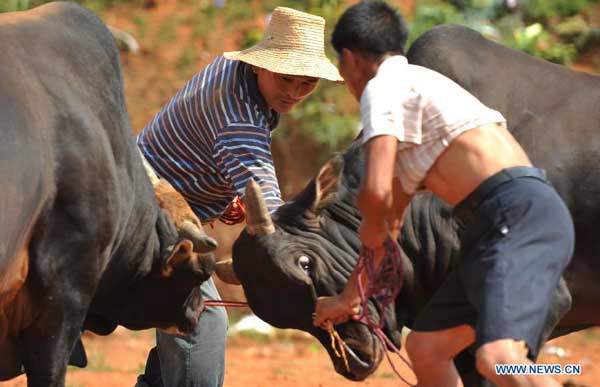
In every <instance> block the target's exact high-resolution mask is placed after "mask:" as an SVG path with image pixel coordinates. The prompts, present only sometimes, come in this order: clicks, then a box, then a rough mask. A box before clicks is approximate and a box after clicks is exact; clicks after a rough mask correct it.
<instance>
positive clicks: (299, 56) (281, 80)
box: [137, 7, 342, 387]
mask: <svg viewBox="0 0 600 387" xmlns="http://www.w3.org/2000/svg"><path fill="white" fill-rule="evenodd" d="M324 30H325V20H324V19H323V18H321V17H318V16H314V15H311V14H307V13H304V12H300V11H296V10H293V9H290V8H285V7H278V8H276V9H275V10H274V11H273V14H272V16H271V20H270V22H269V25H268V26H267V29H266V31H265V35H264V37H263V39H262V40H261V41H260V42H259V43H258V44H256V45H255V46H253V47H251V48H249V49H247V50H244V51H240V52H227V53H225V54H223V56H219V57H217V58H216V59H215V60H213V61H212V62H211V63H210V64H209V65H208V66H206V67H205V68H204V69H203V70H202V71H200V72H199V73H198V74H196V75H195V76H194V77H193V78H192V79H190V80H189V81H188V82H187V83H186V84H185V85H184V87H183V88H182V89H181V90H180V91H179V92H177V94H176V95H175V96H174V97H173V98H171V100H170V101H169V102H168V103H167V104H166V105H165V106H164V107H163V108H162V109H161V110H160V111H159V112H158V114H157V115H156V116H155V117H154V119H153V120H152V121H151V122H150V123H149V124H148V125H147V126H146V127H145V128H144V130H143V131H142V132H141V133H140V135H139V136H138V140H137V143H138V147H139V149H140V151H141V153H142V155H143V156H144V158H145V160H146V161H147V164H149V166H150V167H151V168H152V169H154V171H155V172H156V173H157V174H158V175H159V176H161V177H162V178H164V179H166V180H167V181H168V182H169V183H171V184H172V185H173V186H174V187H175V189H177V190H178V191H179V192H180V193H181V194H182V195H183V196H184V197H185V198H186V200H187V201H188V202H189V204H190V206H191V207H192V209H193V210H194V212H195V213H196V214H197V215H198V217H199V218H200V220H201V221H202V222H212V221H214V220H216V219H219V220H221V221H223V222H224V223H226V224H234V223H239V222H242V221H243V220H244V216H243V211H239V205H238V202H237V200H238V198H241V200H243V198H244V189H245V186H246V182H247V181H248V180H249V179H254V180H255V181H256V182H258V184H259V185H260V187H261V189H262V191H263V193H264V196H265V200H266V203H267V206H268V208H269V211H271V212H272V211H274V210H275V209H276V208H277V207H278V206H279V205H280V204H282V200H281V195H280V192H279V186H278V183H277V177H276V175H275V170H274V167H273V161H272V157H271V150H270V138H271V131H273V130H274V129H275V127H276V126H277V124H278V122H279V115H280V114H283V113H288V112H290V111H291V110H292V109H293V108H294V107H295V106H296V105H297V104H298V103H300V102H301V101H303V100H304V99H305V98H306V97H307V96H308V95H309V94H310V93H311V92H312V91H313V90H314V89H315V88H316V86H317V83H318V80H319V78H324V79H327V80H330V81H342V78H341V77H340V75H339V73H338V71H337V69H336V68H335V66H334V65H333V64H332V63H331V62H330V61H329V60H328V59H327V57H326V56H325V51H324ZM200 288H201V291H202V295H203V297H204V298H205V299H218V298H219V295H218V293H217V290H216V288H215V286H214V283H213V282H212V280H209V281H206V282H205V283H204V284H202V286H201V287H200ZM226 330H227V315H226V313H225V310H224V309H223V308H216V307H211V308H208V309H207V310H206V311H205V312H203V314H202V318H201V319H200V323H199V324H198V328H197V330H196V331H195V332H194V333H193V334H190V335H188V336H185V337H177V336H173V335H170V334H167V333H165V332H161V331H157V346H156V347H155V348H154V349H153V350H152V351H151V352H150V355H149V357H148V362H147V364H146V372H145V375H143V376H140V377H139V378H138V385H139V386H147V385H149V386H161V385H162V386H168V387H172V386H173V387H175V386H186V387H187V386H218V385H222V384H223V374H224V360H225V335H226Z"/></svg>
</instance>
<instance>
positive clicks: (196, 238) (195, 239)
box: [178, 220, 219, 253]
mask: <svg viewBox="0 0 600 387" xmlns="http://www.w3.org/2000/svg"><path fill="white" fill-rule="evenodd" d="M178 231H179V237H181V238H184V239H189V240H190V241H192V243H194V251H195V252H197V253H209V252H211V251H214V250H215V249H216V248H217V247H218V246H219V244H218V243H217V241H216V240H214V239H213V238H211V237H209V236H208V235H206V234H205V233H203V232H202V231H201V230H200V228H198V226H196V225H195V224H194V223H192V222H190V221H189V220H185V221H184V222H183V223H182V224H181V228H180V229H179V230H178Z"/></svg>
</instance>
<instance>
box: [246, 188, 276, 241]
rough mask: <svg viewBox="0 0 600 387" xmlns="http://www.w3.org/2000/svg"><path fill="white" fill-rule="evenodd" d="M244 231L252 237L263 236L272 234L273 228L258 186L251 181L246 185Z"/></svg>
mask: <svg viewBox="0 0 600 387" xmlns="http://www.w3.org/2000/svg"><path fill="white" fill-rule="evenodd" d="M244 200H245V202H246V230H247V231H248V234H250V235H254V236H263V235H269V234H273V233H274V232H275V226H274V225H273V220H271V215H269V211H267V204H266V203H265V199H264V197H263V194H262V191H261V190H260V187H259V186H258V184H257V183H256V182H255V181H254V180H253V179H250V180H248V183H247V184H246V195H245V198H244Z"/></svg>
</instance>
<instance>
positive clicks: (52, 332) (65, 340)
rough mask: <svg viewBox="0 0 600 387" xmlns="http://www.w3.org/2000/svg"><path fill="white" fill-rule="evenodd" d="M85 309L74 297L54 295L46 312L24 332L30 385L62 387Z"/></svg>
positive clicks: (36, 386)
mask: <svg viewBox="0 0 600 387" xmlns="http://www.w3.org/2000/svg"><path fill="white" fill-rule="evenodd" d="M83 319H84V311H83V310H80V308H77V307H75V305H74V302H73V299H72V298H71V299H70V300H65V299H64V298H63V297H58V296H53V297H52V300H50V301H49V303H48V305H47V307H46V308H45V309H44V312H43V313H41V314H40V315H39V316H38V318H37V319H36V320H35V322H34V323H33V324H32V325H31V326H30V327H29V328H28V329H27V330H26V331H24V332H23V334H22V335H21V343H22V354H23V365H24V367H25V373H26V374H27V385H28V386H29V387H42V386H45V387H54V386H56V387H62V386H64V385H65V377H66V372H67V363H68V361H69V358H70V356H71V353H72V351H73V348H74V346H75V344H76V342H77V340H78V338H79V335H80V328H81V325H82V323H83Z"/></svg>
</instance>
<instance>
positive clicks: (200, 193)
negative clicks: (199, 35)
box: [137, 56, 283, 222]
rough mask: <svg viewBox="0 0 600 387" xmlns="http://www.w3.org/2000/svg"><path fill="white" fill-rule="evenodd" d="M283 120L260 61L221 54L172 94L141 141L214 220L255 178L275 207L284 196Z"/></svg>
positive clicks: (162, 171)
mask: <svg viewBox="0 0 600 387" xmlns="http://www.w3.org/2000/svg"><path fill="white" fill-rule="evenodd" d="M278 122H279V114H278V113H276V112H275V111H273V110H271V109H269V107H268V106H267V104H266V102H265V100H264V98H263V97H262V95H261V94H260V92H259V90H258V84H257V79H256V74H254V72H253V71H252V67H251V66H250V65H248V64H246V63H243V62H240V61H232V60H228V59H225V58H224V57H222V56H219V57H217V58H216V59H215V60H213V61H212V62H211V63H210V64H209V65H208V66H206V67H205V68H204V70H202V71H201V72H199V73H198V74H196V75H195V76H194V77H193V78H192V79H190V80H189V81H188V82H187V83H186V84H185V85H184V87H183V88H182V89H181V90H179V91H178V92H177V94H175V96H174V97H173V98H171V100H170V101H169V102H168V103H167V104H166V105H165V106H164V107H163V108H162V109H161V110H160V111H159V112H158V114H157V115H156V116H155V117H154V119H152V121H151V122H150V123H149V124H148V125H147V126H146V127H145V128H144V129H143V131H142V132H141V133H140V134H139V135H138V138H137V144H138V147H139V148H140V150H141V152H142V154H143V155H144V157H145V158H146V160H147V161H148V162H149V163H150V165H151V166H152V168H154V170H155V171H156V172H157V173H158V174H159V175H160V176H161V177H162V178H164V179H166V180H167V181H169V183H171V184H172V185H173V187H175V189H177V190H178V191H179V192H180V193H181V194H182V195H183V196H184V197H185V198H186V200H187V201H188V203H189V204H190V206H191V207H192V209H193V210H194V212H195V213H196V215H197V216H198V217H199V218H200V219H201V220H202V221H203V222H209V221H212V220H214V219H215V218H217V217H219V216H220V215H221V214H222V213H223V211H224V210H225V208H226V207H227V205H228V204H229V203H230V202H231V201H232V200H233V199H234V198H235V197H236V196H240V197H242V198H243V197H244V191H245V187H246V182H247V181H248V179H251V178H252V179H254V180H255V181H256V182H257V183H258V184H259V185H260V187H261V189H262V192H263V195H264V197H265V201H266V203H267V207H268V208H269V211H270V212H273V211H274V210H275V209H276V208H277V207H279V206H280V205H281V204H282V203H283V201H282V200H281V194H280V191H279V185H278V183H277V177H276V175H275V169H274V167H273V159H272V156H271V131H272V130H273V129H275V127H276V126H277V124H278Z"/></svg>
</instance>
